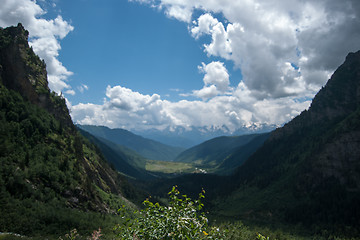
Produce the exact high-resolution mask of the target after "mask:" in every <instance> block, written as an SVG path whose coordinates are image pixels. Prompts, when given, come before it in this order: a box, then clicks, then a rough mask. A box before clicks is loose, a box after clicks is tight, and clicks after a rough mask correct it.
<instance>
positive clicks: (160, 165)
mask: <svg viewBox="0 0 360 240" xmlns="http://www.w3.org/2000/svg"><path fill="white" fill-rule="evenodd" d="M145 169H146V170H147V171H150V172H161V173H167V174H173V173H191V172H194V171H195V167H194V166H193V165H192V164H191V163H183V162H165V161H156V160H147V161H146V165H145Z"/></svg>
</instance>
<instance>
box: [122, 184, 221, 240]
mask: <svg viewBox="0 0 360 240" xmlns="http://www.w3.org/2000/svg"><path fill="white" fill-rule="evenodd" d="M204 193H205V191H204V190H203V191H202V192H201V193H200V194H199V198H198V200H195V201H192V200H191V199H190V198H188V197H187V196H186V195H180V192H179V191H178V190H177V188H176V187H173V188H172V190H171V191H170V192H169V200H170V202H169V205H168V206H162V205H160V204H159V203H155V204H154V203H152V202H151V201H149V200H148V199H147V200H145V201H144V205H145V209H144V210H141V211H139V212H136V213H135V214H136V215H137V217H136V218H133V217H127V216H126V210H125V208H121V209H120V210H119V211H120V213H121V216H122V217H123V218H124V220H125V221H124V222H123V223H122V224H119V225H118V226H117V227H116V229H117V231H118V232H119V233H118V236H119V237H120V239H131V240H133V239H138V240H140V239H147V240H148V239H149V240H151V239H224V238H225V235H224V233H223V232H221V231H220V230H219V229H218V228H215V227H210V226H209V225H208V219H207V218H206V216H205V213H204V212H203V211H202V208H203V206H204V205H203V204H202V203H201V199H203V198H204Z"/></svg>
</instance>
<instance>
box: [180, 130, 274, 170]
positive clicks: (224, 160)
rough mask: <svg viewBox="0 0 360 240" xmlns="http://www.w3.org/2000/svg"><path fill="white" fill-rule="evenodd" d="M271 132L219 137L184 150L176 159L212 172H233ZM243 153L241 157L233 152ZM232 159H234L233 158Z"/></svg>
mask: <svg viewBox="0 0 360 240" xmlns="http://www.w3.org/2000/svg"><path fill="white" fill-rule="evenodd" d="M268 136H269V134H268V133H267V134H266V133H265V134H250V135H242V136H233V137H225V136H223V137H217V138H213V139H211V140H208V141H205V142H203V143H201V144H199V145H196V146H194V147H192V148H189V149H187V150H186V151H184V152H182V153H181V154H180V155H179V156H178V157H177V158H176V159H175V161H178V162H187V163H193V164H195V165H196V166H198V167H201V168H205V169H211V171H212V172H220V171H221V172H232V171H233V170H234V169H235V168H236V167H238V166H240V165H241V164H242V163H243V162H244V161H245V160H246V159H247V158H248V157H249V156H250V155H251V154H252V153H254V152H255V151H256V150H257V149H258V148H259V147H260V146H261V144H262V143H264V141H265V140H266V138H267V137H268ZM239 152H241V153H243V156H242V157H241V158H239V157H236V159H234V158H233V157H232V154H233V153H236V154H238V153H239ZM231 159H232V160H231Z"/></svg>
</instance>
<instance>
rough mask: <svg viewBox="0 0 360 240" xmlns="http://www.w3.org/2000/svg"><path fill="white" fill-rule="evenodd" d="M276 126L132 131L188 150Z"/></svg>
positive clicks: (260, 131) (269, 129)
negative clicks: (225, 137) (234, 128)
mask: <svg viewBox="0 0 360 240" xmlns="http://www.w3.org/2000/svg"><path fill="white" fill-rule="evenodd" d="M276 127H278V126H276V125H268V124H253V125H251V126H243V127H241V128H239V129H237V130H236V131H230V130H229V129H228V128H227V127H226V126H222V127H190V128H188V129H186V128H184V127H181V126H177V127H171V128H170V127H168V128H166V129H164V130H158V129H148V130H132V131H133V132H134V133H136V134H138V135H141V136H143V137H146V138H150V139H154V140H156V141H159V142H162V143H165V144H168V145H172V146H178V147H183V148H190V147H193V146H195V145H198V144H201V143H203V142H205V141H207V140H210V139H213V138H216V137H221V136H240V135H245V134H254V133H266V132H270V131H272V130H274V129H275V128H276Z"/></svg>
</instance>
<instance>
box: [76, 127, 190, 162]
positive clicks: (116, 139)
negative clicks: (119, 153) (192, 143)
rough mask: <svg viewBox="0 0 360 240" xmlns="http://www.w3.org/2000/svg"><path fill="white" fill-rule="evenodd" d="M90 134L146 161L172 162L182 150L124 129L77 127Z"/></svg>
mask: <svg viewBox="0 0 360 240" xmlns="http://www.w3.org/2000/svg"><path fill="white" fill-rule="evenodd" d="M78 127H79V128H81V129H83V130H85V131H87V132H89V133H90V134H92V135H94V136H96V137H100V138H103V139H107V140H109V141H111V142H113V143H116V144H119V145H122V146H125V147H127V148H130V149H132V150H134V151H135V152H137V153H138V154H140V155H142V156H143V157H145V158H147V159H152V160H161V161H172V160H173V159H174V158H175V157H176V156H177V155H178V154H179V153H180V152H182V151H183V150H184V149H183V148H180V147H173V146H169V145H166V144H163V143H160V142H158V141H155V140H152V139H148V138H144V137H142V136H139V135H136V134H134V133H132V132H130V131H127V130H125V129H120V128H115V129H110V128H108V127H104V126H92V125H78Z"/></svg>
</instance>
